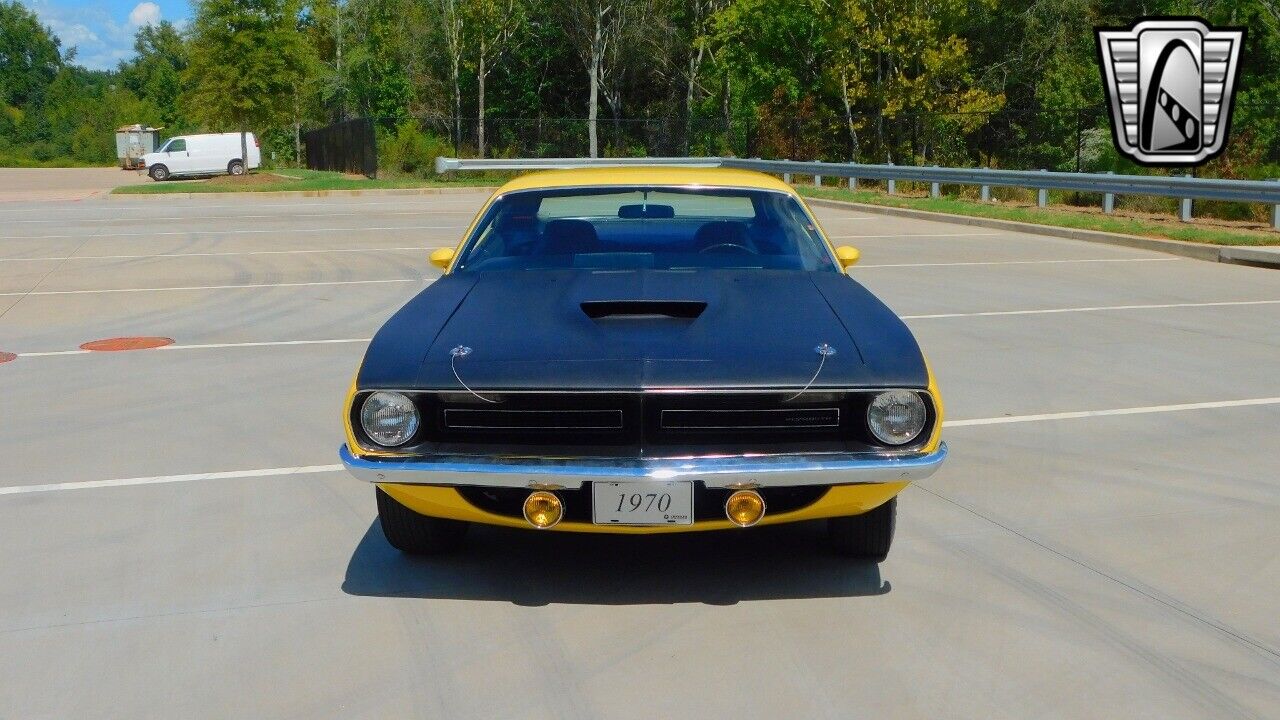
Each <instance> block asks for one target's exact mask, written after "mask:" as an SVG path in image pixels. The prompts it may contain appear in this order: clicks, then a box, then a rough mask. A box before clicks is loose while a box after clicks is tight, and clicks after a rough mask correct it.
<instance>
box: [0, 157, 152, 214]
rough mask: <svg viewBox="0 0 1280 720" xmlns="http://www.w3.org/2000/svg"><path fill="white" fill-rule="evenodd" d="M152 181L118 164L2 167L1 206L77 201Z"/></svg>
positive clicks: (0, 177)
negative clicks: (88, 166) (83, 166)
mask: <svg viewBox="0 0 1280 720" xmlns="http://www.w3.org/2000/svg"><path fill="white" fill-rule="evenodd" d="M144 182H151V179H150V178H148V177H147V176H146V175H143V174H141V173H138V172H136V171H133V170H121V169H120V168H118V167H96V168H0V207H5V206H6V205H7V204H8V203H38V202H48V201H64V202H75V201H77V200H85V199H87V198H91V197H103V196H105V195H106V194H107V193H109V192H111V190H112V188H117V187H120V186H121V185H136V184H138V183H144Z"/></svg>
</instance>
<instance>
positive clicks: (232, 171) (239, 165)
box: [227, 160, 244, 175]
mask: <svg viewBox="0 0 1280 720" xmlns="http://www.w3.org/2000/svg"><path fill="white" fill-rule="evenodd" d="M227 174H228V175H243V174H244V163H243V162H241V161H239V160H232V161H231V162H229V163H227Z"/></svg>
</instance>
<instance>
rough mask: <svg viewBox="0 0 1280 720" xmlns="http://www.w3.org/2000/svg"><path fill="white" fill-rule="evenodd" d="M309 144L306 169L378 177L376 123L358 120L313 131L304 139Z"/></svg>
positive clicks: (362, 119) (366, 119)
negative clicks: (374, 128) (374, 127)
mask: <svg viewBox="0 0 1280 720" xmlns="http://www.w3.org/2000/svg"><path fill="white" fill-rule="evenodd" d="M303 138H304V140H305V142H306V144H307V167H308V168H310V169H312V170H335V171H337V172H346V173H359V174H361V175H364V176H366V177H370V178H375V177H377V176H378V137H377V134H376V133H375V132H374V130H373V121H372V120H370V119H368V118H356V119H355V120H347V121H345V122H340V123H334V124H333V125H329V126H327V127H322V128H318V129H316V130H311V131H309V132H307V133H306V135H304V136H303Z"/></svg>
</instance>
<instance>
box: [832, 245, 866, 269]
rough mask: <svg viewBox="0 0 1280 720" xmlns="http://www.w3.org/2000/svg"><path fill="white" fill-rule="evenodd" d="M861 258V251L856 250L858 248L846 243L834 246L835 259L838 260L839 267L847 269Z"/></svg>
mask: <svg viewBox="0 0 1280 720" xmlns="http://www.w3.org/2000/svg"><path fill="white" fill-rule="evenodd" d="M861 258H862V253H860V252H858V248H856V247H850V246H848V245H841V246H840V247H838V248H836V259H837V260H839V261H840V267H841V269H844V270H848V269H849V268H851V267H853V266H854V265H857V264H858V260H859V259H861Z"/></svg>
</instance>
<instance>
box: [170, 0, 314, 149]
mask: <svg viewBox="0 0 1280 720" xmlns="http://www.w3.org/2000/svg"><path fill="white" fill-rule="evenodd" d="M300 9H301V6H300V3H299V0H197V2H196V6H195V19H194V20H193V21H192V28H191V51H190V59H189V64H188V66H187V69H186V72H185V73H184V74H183V79H184V83H185V84H186V85H187V87H188V88H189V92H188V94H187V95H186V106H187V107H188V108H189V111H190V112H191V114H192V115H193V116H194V117H196V118H197V119H198V120H200V121H202V122H204V123H205V124H207V125H209V126H212V127H217V126H225V127H232V128H235V129H237V130H239V131H240V152H241V157H244V158H247V157H248V152H249V150H248V142H247V138H246V133H248V131H249V128H250V127H251V126H255V127H259V128H264V127H266V126H269V125H272V124H274V123H279V122H282V121H287V120H288V118H289V115H290V111H291V110H292V109H293V97H294V92H295V91H296V89H297V88H298V87H300V86H301V85H302V83H303V82H304V81H305V80H306V79H307V78H306V72H307V70H308V68H310V67H312V66H313V63H311V62H309V60H308V57H309V55H310V53H311V52H312V51H313V50H312V48H311V47H310V46H309V45H308V44H307V43H306V42H305V37H306V36H305V34H303V33H301V32H299V26H298V25H299V11H300ZM261 131H262V130H261V129H259V132H261Z"/></svg>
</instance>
